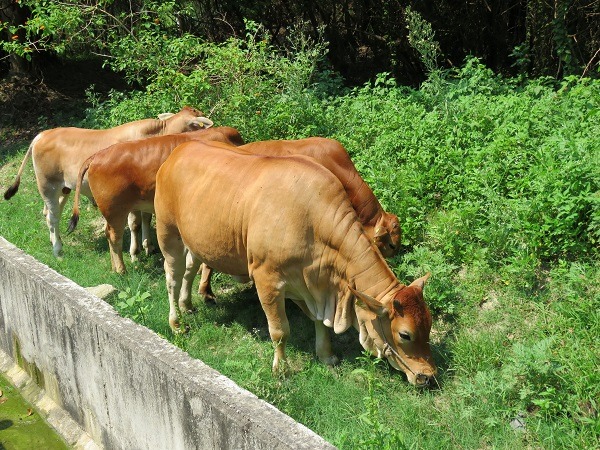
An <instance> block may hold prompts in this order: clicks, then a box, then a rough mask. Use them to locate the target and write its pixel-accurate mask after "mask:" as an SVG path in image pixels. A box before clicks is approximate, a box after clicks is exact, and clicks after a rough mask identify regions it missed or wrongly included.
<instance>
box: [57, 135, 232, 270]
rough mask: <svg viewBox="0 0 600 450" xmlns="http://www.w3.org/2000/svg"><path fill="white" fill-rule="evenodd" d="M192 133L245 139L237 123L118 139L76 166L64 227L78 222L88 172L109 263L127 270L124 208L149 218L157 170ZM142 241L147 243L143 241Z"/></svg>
mask: <svg viewBox="0 0 600 450" xmlns="http://www.w3.org/2000/svg"><path fill="white" fill-rule="evenodd" d="M195 139H203V140H215V141H220V142H225V143H229V144H231V145H242V144H243V143H244V141H243V140H242V137H241V136H240V134H239V132H238V131H237V130H236V129H235V128H231V127H216V128H210V129H205V130H198V131H190V132H187V133H179V134H171V135H168V136H156V137H151V138H147V139H140V140H136V141H129V142H122V143H119V144H115V145H111V146H110V147H108V148H105V149H103V150H100V151H99V152H96V153H94V154H93V155H92V156H90V157H89V158H88V159H87V160H86V161H85V162H84V163H83V165H82V166H81V169H80V170H79V175H78V177H77V184H76V187H75V198H74V202H73V216H72V217H71V221H70V223H69V230H68V231H69V232H72V231H73V230H74V229H75V227H76V226H77V222H78V220H79V198H80V191H81V186H82V184H83V181H84V177H85V176H87V183H88V186H89V189H90V190H91V193H92V196H93V198H94V201H95V202H96V205H97V206H98V209H99V210H100V212H101V213H102V215H103V216H104V218H105V219H106V229H105V233H106V237H107V239H108V243H109V248H110V260H111V266H112V269H113V270H114V271H115V272H118V273H125V271H126V269H125V263H124V262H123V232H124V231H125V225H126V223H127V221H128V213H130V212H131V211H136V212H142V213H149V214H147V218H150V217H151V214H152V213H153V212H154V187H155V184H156V172H158V169H159V168H160V165H161V164H162V163H163V162H164V161H165V159H167V157H168V156H169V155H170V154H171V152H172V151H173V149H174V148H175V147H177V146H178V145H179V144H181V143H183V142H187V141H191V140H195ZM136 215H137V214H129V225H130V230H131V246H130V253H131V256H132V259H134V258H135V254H136V253H137V252H138V251H139V244H138V242H137V241H138V238H137V230H136V225H137V223H135V222H133V223H132V220H131V217H132V216H136ZM138 220H139V216H138ZM141 222H142V224H141V225H142V227H149V223H147V222H146V221H145V218H144V219H142V220H141ZM146 233H147V231H146ZM143 234H144V233H143ZM145 246H146V248H147V244H145Z"/></svg>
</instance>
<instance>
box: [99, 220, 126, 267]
mask: <svg viewBox="0 0 600 450" xmlns="http://www.w3.org/2000/svg"><path fill="white" fill-rule="evenodd" d="M105 217H106V228H105V229H104V232H105V234H106V239H108V247H109V250H110V264H111V267H112V270H114V271H115V272H117V273H125V272H127V269H126V268H125V262H124V261H123V233H124V232H125V223H126V221H127V216H126V215H125V214H123V213H120V214H110V215H105Z"/></svg>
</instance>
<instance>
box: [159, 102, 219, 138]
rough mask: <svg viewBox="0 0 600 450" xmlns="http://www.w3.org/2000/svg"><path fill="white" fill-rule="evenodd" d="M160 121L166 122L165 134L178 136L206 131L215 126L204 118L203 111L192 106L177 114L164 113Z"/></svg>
mask: <svg viewBox="0 0 600 450" xmlns="http://www.w3.org/2000/svg"><path fill="white" fill-rule="evenodd" d="M158 118H159V119H160V120H163V121H164V122H165V124H164V127H165V132H164V134H176V133H183V132H186V131H195V130H200V129H203V128H204V129H206V128H210V127H212V126H213V121H212V120H210V119H208V118H206V117H204V113H203V112H202V111H198V110H197V109H195V108H192V107H190V106H185V107H184V108H183V109H182V110H181V111H179V112H178V113H177V114H173V113H162V114H159V115H158Z"/></svg>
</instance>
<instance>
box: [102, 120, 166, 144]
mask: <svg viewBox="0 0 600 450" xmlns="http://www.w3.org/2000/svg"><path fill="white" fill-rule="evenodd" d="M167 124H168V120H158V119H142V120H137V121H135V122H131V123H126V124H123V125H120V126H118V127H115V128H113V131H114V133H116V137H117V139H118V141H120V142H124V141H132V140H135V139H141V138H145V137H151V136H158V135H162V134H165V130H166V127H167Z"/></svg>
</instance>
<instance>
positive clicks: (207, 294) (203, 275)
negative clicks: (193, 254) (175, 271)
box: [198, 264, 215, 304]
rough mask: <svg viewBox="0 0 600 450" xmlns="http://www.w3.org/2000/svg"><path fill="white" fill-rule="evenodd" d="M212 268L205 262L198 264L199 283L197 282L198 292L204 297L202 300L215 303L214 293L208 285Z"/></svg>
mask: <svg viewBox="0 0 600 450" xmlns="http://www.w3.org/2000/svg"><path fill="white" fill-rule="evenodd" d="M212 272H213V270H212V268H210V267H208V266H207V265H206V264H202V266H200V283H199V284H198V294H199V295H200V296H201V297H202V298H204V302H205V303H208V304H214V303H215V294H214V293H213V290H212V287H211V285H210V279H211V278H212Z"/></svg>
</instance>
